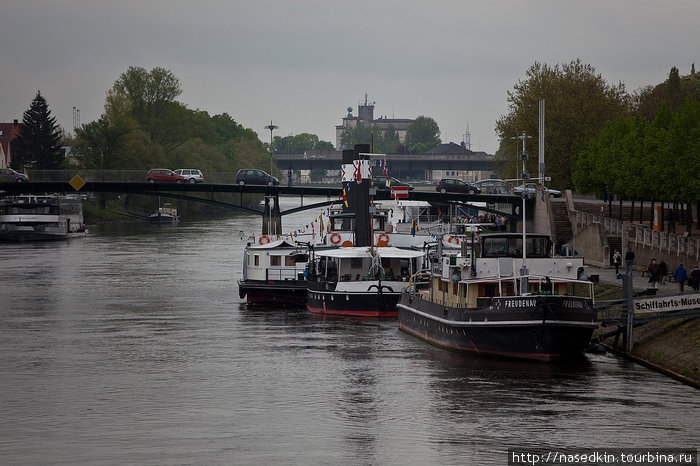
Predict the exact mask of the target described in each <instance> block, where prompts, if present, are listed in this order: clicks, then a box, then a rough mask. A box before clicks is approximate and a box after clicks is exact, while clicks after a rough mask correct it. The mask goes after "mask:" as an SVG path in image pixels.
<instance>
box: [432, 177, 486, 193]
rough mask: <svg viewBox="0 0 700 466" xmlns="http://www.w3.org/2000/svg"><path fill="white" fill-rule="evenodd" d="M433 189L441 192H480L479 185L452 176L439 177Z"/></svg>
mask: <svg viewBox="0 0 700 466" xmlns="http://www.w3.org/2000/svg"><path fill="white" fill-rule="evenodd" d="M435 190H436V191H438V192H441V193H465V194H481V189H479V187H477V186H474V185H473V184H469V183H467V182H466V181H462V180H457V179H454V178H443V179H441V180H440V181H438V182H437V184H436V185H435Z"/></svg>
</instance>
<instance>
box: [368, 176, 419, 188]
mask: <svg viewBox="0 0 700 466" xmlns="http://www.w3.org/2000/svg"><path fill="white" fill-rule="evenodd" d="M389 181H391V187H392V188H393V187H394V186H408V190H409V191H413V186H411V185H410V184H409V183H406V182H405V181H401V180H399V179H398V178H394V177H393V176H390V177H389ZM372 187H373V188H377V189H378V190H382V189H384V188H386V177H385V176H384V175H379V176H375V177H374V178H372Z"/></svg>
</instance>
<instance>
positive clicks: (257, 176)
mask: <svg viewBox="0 0 700 466" xmlns="http://www.w3.org/2000/svg"><path fill="white" fill-rule="evenodd" d="M236 183H238V184H240V185H241V186H242V185H244V184H266V185H268V186H272V185H278V184H280V180H278V179H277V178H275V177H274V176H272V175H269V174H268V173H267V172H266V171H263V170H258V169H255V168H244V169H241V170H238V173H237V174H236Z"/></svg>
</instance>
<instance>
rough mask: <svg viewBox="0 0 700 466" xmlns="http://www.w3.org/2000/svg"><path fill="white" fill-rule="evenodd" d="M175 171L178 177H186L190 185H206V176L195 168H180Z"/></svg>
mask: <svg viewBox="0 0 700 466" xmlns="http://www.w3.org/2000/svg"><path fill="white" fill-rule="evenodd" d="M173 171H174V172H175V173H177V174H178V175H181V176H184V177H185V178H186V179H187V182H188V183H190V184H194V183H204V175H203V174H202V171H201V170H195V169H194V168H178V169H177V170H173Z"/></svg>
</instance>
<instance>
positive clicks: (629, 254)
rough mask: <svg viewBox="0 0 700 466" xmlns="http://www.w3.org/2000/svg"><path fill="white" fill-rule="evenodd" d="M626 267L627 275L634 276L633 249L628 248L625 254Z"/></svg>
mask: <svg viewBox="0 0 700 466" xmlns="http://www.w3.org/2000/svg"><path fill="white" fill-rule="evenodd" d="M625 267H626V269H625V273H626V274H627V275H632V269H633V268H634V251H632V248H627V252H626V253H625Z"/></svg>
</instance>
